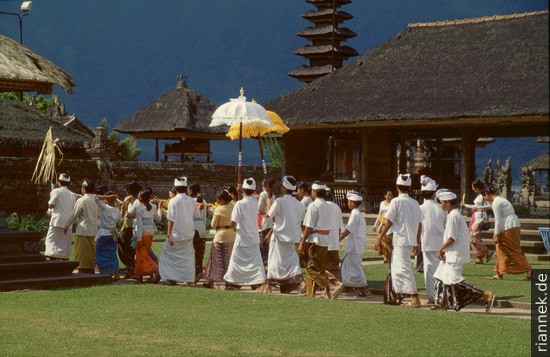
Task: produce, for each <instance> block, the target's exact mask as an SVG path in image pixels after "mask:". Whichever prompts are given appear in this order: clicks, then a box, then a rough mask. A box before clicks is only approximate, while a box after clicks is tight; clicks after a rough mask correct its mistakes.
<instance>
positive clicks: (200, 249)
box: [187, 183, 207, 283]
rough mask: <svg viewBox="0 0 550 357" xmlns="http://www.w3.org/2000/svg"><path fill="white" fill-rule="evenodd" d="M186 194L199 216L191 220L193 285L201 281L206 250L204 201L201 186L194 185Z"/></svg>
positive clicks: (205, 211)
mask: <svg viewBox="0 0 550 357" xmlns="http://www.w3.org/2000/svg"><path fill="white" fill-rule="evenodd" d="M187 193H188V194H189V196H190V197H192V198H193V199H194V200H195V202H196V203H197V207H198V208H199V216H198V217H195V218H194V219H193V221H194V223H195V236H194V237H193V249H195V283H196V282H198V281H199V280H201V279H202V276H203V265H202V260H203V259H204V250H205V248H206V214H207V210H206V201H205V200H204V198H202V196H201V194H200V193H201V186H200V185H199V184H198V183H194V184H192V185H191V186H189V188H188V189H187Z"/></svg>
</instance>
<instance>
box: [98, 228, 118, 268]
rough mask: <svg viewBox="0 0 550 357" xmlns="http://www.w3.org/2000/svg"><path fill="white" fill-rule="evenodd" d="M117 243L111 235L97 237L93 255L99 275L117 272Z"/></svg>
mask: <svg viewBox="0 0 550 357" xmlns="http://www.w3.org/2000/svg"><path fill="white" fill-rule="evenodd" d="M116 249H117V244H116V241H114V240H113V236H102V237H99V238H98V239H97V242H96V249H95V257H96V263H97V268H98V269H99V273H100V274H101V275H115V274H118V259H117V257H116Z"/></svg>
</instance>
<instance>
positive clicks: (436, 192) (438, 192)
mask: <svg viewBox="0 0 550 357" xmlns="http://www.w3.org/2000/svg"><path fill="white" fill-rule="evenodd" d="M445 192H449V189H447V188H440V189H439V190H437V191H435V197H436V198H437V199H439V197H441V195H442V194H444V193H445Z"/></svg>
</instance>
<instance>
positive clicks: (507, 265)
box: [483, 187, 531, 280]
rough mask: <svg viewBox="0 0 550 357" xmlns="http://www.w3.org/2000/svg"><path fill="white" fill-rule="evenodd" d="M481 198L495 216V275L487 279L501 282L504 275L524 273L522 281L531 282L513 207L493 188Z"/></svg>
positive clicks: (529, 268)
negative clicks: (490, 207) (489, 205)
mask: <svg viewBox="0 0 550 357" xmlns="http://www.w3.org/2000/svg"><path fill="white" fill-rule="evenodd" d="M483 198H484V199H485V200H486V201H488V202H490V203H491V205H492V209H493V213H494V215H495V231H494V235H493V241H494V242H495V249H496V252H497V258H496V264H495V273H496V274H495V275H494V276H492V277H490V278H489V279H493V280H502V279H503V278H504V274H522V273H526V274H527V275H526V277H525V278H524V279H523V280H531V264H529V262H528V261H527V258H525V254H524V253H523V251H522V250H521V229H520V224H519V219H518V216H516V213H515V211H514V207H513V206H512V204H511V203H510V202H509V201H508V200H507V199H505V198H502V197H500V196H498V191H497V190H496V189H495V188H493V187H489V188H487V189H485V191H484V192H483Z"/></svg>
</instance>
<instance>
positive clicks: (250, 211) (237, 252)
mask: <svg viewBox="0 0 550 357" xmlns="http://www.w3.org/2000/svg"><path fill="white" fill-rule="evenodd" d="M242 189H243V192H244V197H243V198H242V199H241V200H240V201H238V202H237V203H235V207H233V211H232V212H231V227H232V228H233V229H234V230H236V231H237V236H236V237H235V243H234V244H233V251H232V252H231V259H230V261H229V267H228V268H227V273H225V275H224V277H223V280H224V281H225V282H226V283H228V284H230V285H229V286H228V288H231V286H232V285H236V286H245V285H250V286H252V287H253V288H255V287H257V286H259V285H263V284H265V282H266V277H265V269H264V264H263V261H262V255H261V253H260V235H259V233H258V221H257V217H258V202H257V201H256V199H255V198H254V197H253V196H252V194H253V193H254V191H255V190H256V181H254V179H253V178H248V179H245V180H244V182H243V184H242Z"/></svg>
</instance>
